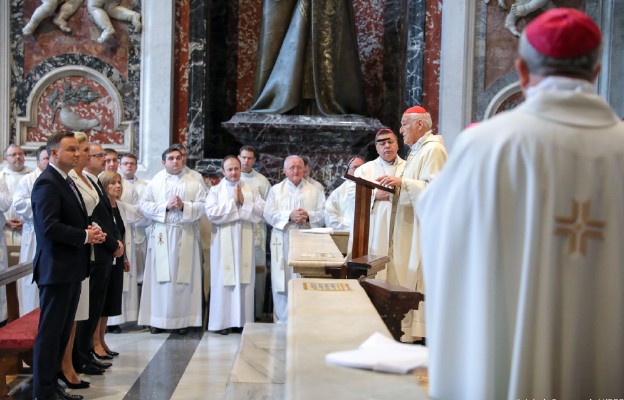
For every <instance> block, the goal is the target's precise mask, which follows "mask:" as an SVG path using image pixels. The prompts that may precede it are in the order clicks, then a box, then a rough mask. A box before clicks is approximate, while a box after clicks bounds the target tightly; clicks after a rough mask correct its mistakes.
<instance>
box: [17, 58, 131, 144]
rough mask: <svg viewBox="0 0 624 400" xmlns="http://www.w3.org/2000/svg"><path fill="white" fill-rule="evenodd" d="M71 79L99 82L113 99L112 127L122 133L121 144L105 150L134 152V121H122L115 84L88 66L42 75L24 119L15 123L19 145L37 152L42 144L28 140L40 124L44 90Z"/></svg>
mask: <svg viewBox="0 0 624 400" xmlns="http://www.w3.org/2000/svg"><path fill="white" fill-rule="evenodd" d="M69 76H79V77H84V78H87V79H89V80H92V81H95V82H97V83H99V84H100V85H101V86H102V87H103V88H104V89H105V90H106V93H107V94H108V95H109V96H110V98H111V100H112V107H113V110H112V114H113V128H114V129H115V130H116V131H122V132H123V135H124V136H123V143H122V144H112V143H111V144H106V147H110V148H113V149H115V150H117V151H119V152H130V151H132V143H133V133H134V132H133V129H132V126H133V121H122V118H123V115H124V113H123V100H122V98H121V95H120V94H119V91H118V90H117V88H116V87H115V85H114V84H113V83H112V82H111V81H110V80H109V79H108V78H107V77H106V76H105V75H103V74H102V73H100V72H98V71H96V70H94V69H92V68H89V67H85V66H65V67H60V68H56V69H54V70H52V71H50V72H48V73H47V74H46V75H44V76H43V78H41V79H40V80H39V81H38V82H37V83H36V84H35V86H34V87H33V89H32V91H31V92H30V94H29V95H28V99H27V102H26V113H25V115H24V116H23V117H18V118H17V124H16V131H17V135H16V144H19V145H20V146H22V148H24V149H27V150H35V149H37V147H39V146H40V145H41V144H42V143H41V142H39V141H29V140H28V128H29V127H36V126H37V122H38V118H37V117H38V115H37V110H38V108H37V107H38V105H39V103H40V101H41V97H42V95H43V93H44V91H45V90H46V89H47V88H48V87H50V85H52V84H53V83H55V82H56V81H58V80H60V79H62V78H66V77H69Z"/></svg>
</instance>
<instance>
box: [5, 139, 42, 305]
mask: <svg viewBox="0 0 624 400" xmlns="http://www.w3.org/2000/svg"><path fill="white" fill-rule="evenodd" d="M35 157H36V159H37V168H35V169H33V170H32V171H31V172H29V173H28V174H26V175H25V176H24V177H23V178H22V179H21V180H20V181H19V182H18V183H17V185H16V186H15V191H14V193H13V208H14V209H15V212H16V213H17V215H19V216H20V218H21V219H22V221H24V225H23V227H22V241H21V242H22V243H21V244H20V256H19V262H20V263H24V262H29V261H32V260H34V259H35V250H36V248H37V238H36V237H35V227H34V225H33V223H34V222H33V213H32V207H31V204H30V194H31V193H32V188H33V185H34V184H35V181H36V180H37V178H38V177H39V175H40V174H41V171H43V170H44V169H46V167H47V166H48V160H49V157H48V151H47V150H46V147H45V146H41V147H39V148H38V149H37V152H36V154H35ZM32 279H33V278H32V274H30V275H27V276H25V277H23V278H20V280H19V284H18V287H17V288H18V292H19V303H20V315H24V314H27V313H29V312H31V311H32V310H34V309H35V308H37V307H39V289H38V288H37V284H36V283H34V282H33V281H32Z"/></svg>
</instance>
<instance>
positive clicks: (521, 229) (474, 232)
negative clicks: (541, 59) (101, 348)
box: [416, 78, 624, 400]
mask: <svg viewBox="0 0 624 400" xmlns="http://www.w3.org/2000/svg"><path fill="white" fill-rule="evenodd" d="M553 82H557V80H556V79H555V80H553V79H552V78H547V79H546V80H544V81H542V83H543V84H545V85H549V84H552V83H553ZM540 86H541V85H540ZM586 90H590V91H591V90H592V88H591V86H590V87H589V89H586ZM529 93H530V92H529ZM623 183H624V125H623V124H622V123H621V122H620V119H619V117H618V116H617V115H615V114H614V113H613V112H612V111H611V109H610V108H609V106H608V104H607V103H606V102H605V101H604V100H603V99H601V98H600V97H598V96H596V95H593V94H589V93H580V92H573V91H561V90H556V91H554V90H550V91H541V90H540V91H538V92H537V93H534V94H533V95H530V96H529V98H528V100H526V101H525V102H524V103H523V104H521V105H520V106H518V107H517V108H515V109H514V110H512V111H510V112H505V113H502V114H499V115H497V116H496V117H494V118H492V119H490V120H487V121H485V122H483V123H481V124H479V125H477V126H476V127H471V128H470V129H469V130H467V131H464V133H462V134H460V136H459V138H458V140H457V141H456V143H455V147H454V149H453V152H452V153H451V157H450V158H449V160H448V163H447V164H446V166H445V167H444V170H443V171H442V172H441V173H440V174H439V175H438V176H437V178H436V179H435V181H434V182H433V183H432V184H431V185H430V186H429V188H428V189H427V191H426V192H425V193H423V195H422V196H421V197H420V199H419V201H418V203H417V207H416V212H417V215H418V218H419V221H420V227H421V240H422V242H421V243H422V261H423V267H424V273H425V280H426V282H427V303H426V308H427V339H428V340H427V346H428V348H429V381H430V384H429V395H430V396H431V397H432V398H436V399H459V400H461V399H471V400H472V399H510V400H516V399H525V398H531V399H532V398H535V399H538V398H539V399H543V398H546V399H555V398H556V399H590V398H593V399H598V398H614V397H617V398H619V397H622V394H624V379H622V377H623V376H624V340H622V338H624V290H622V282H624V267H623V264H622V263H623V260H624V246H623V245H622V238H624V189H623V188H624V184H623Z"/></svg>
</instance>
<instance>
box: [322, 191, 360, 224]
mask: <svg viewBox="0 0 624 400" xmlns="http://www.w3.org/2000/svg"><path fill="white" fill-rule="evenodd" d="M354 212H355V182H352V181H348V180H345V181H344V182H343V183H342V185H340V186H338V187H337V188H336V189H334V191H333V192H331V193H330V194H329V197H327V200H326V201H325V226H326V227H328V228H333V229H334V230H335V231H347V232H351V230H352V229H353V214H354Z"/></svg>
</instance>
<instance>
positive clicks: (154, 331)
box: [150, 326, 163, 335]
mask: <svg viewBox="0 0 624 400" xmlns="http://www.w3.org/2000/svg"><path fill="white" fill-rule="evenodd" d="M162 331H163V330H162V329H160V328H156V327H154V326H152V327H151V328H150V333H151V334H152V335H156V334H158V333H162Z"/></svg>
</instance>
